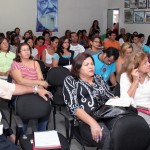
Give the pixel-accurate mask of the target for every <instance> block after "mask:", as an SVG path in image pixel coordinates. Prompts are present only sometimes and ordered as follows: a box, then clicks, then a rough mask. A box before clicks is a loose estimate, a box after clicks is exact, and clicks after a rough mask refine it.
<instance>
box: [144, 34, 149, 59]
mask: <svg viewBox="0 0 150 150" xmlns="http://www.w3.org/2000/svg"><path fill="white" fill-rule="evenodd" d="M143 50H144V52H146V53H147V54H148V58H149V62H150V35H149V36H148V39H147V42H146V44H145V45H144V47H143Z"/></svg>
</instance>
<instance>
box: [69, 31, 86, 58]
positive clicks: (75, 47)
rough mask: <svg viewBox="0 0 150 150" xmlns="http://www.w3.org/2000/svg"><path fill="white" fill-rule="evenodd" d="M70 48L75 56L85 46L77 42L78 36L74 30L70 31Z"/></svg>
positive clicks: (83, 49) (82, 50)
mask: <svg viewBox="0 0 150 150" xmlns="http://www.w3.org/2000/svg"><path fill="white" fill-rule="evenodd" d="M70 50H71V51H74V53H75V56H76V55H78V54H79V53H82V52H84V51H85V48H84V47H83V46H82V45H80V44H78V36H77V33H76V32H71V43H70Z"/></svg>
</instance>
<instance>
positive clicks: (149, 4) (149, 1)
mask: <svg viewBox="0 0 150 150" xmlns="http://www.w3.org/2000/svg"><path fill="white" fill-rule="evenodd" d="M147 7H148V8H150V0H147Z"/></svg>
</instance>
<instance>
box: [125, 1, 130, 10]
mask: <svg viewBox="0 0 150 150" xmlns="http://www.w3.org/2000/svg"><path fill="white" fill-rule="evenodd" d="M124 8H130V0H124Z"/></svg>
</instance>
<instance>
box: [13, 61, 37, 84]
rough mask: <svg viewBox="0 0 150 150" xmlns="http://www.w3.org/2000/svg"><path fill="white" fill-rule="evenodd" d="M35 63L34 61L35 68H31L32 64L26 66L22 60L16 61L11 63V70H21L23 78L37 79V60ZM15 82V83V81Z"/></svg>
mask: <svg viewBox="0 0 150 150" xmlns="http://www.w3.org/2000/svg"><path fill="white" fill-rule="evenodd" d="M33 63H34V68H31V67H30V66H25V65H24V64H22V63H21V62H16V61H14V62H13V63H12V65H11V71H12V70H20V71H21V74H22V77H23V78H25V79H30V80H37V79H38V76H37V71H36V67H35V61H33ZM13 82H14V83H15V81H13Z"/></svg>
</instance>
